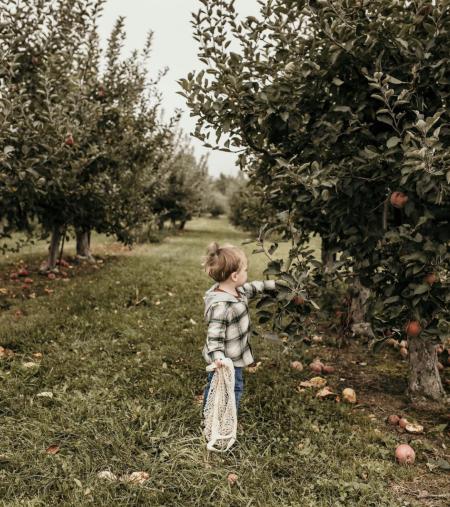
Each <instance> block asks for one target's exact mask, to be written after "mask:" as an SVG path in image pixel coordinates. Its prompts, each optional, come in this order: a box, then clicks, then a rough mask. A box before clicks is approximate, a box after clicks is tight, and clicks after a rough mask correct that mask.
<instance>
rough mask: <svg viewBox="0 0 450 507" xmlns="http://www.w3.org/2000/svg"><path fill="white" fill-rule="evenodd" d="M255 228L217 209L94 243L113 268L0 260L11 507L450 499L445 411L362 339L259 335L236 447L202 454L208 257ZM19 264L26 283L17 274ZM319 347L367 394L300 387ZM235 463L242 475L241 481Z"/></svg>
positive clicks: (4, 443) (0, 363) (31, 258)
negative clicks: (402, 428) (295, 342)
mask: <svg viewBox="0 0 450 507" xmlns="http://www.w3.org/2000/svg"><path fill="white" fill-rule="evenodd" d="M245 238H246V235H245V234H244V233H241V232H238V231H236V230H234V229H233V228H231V227H230V226H229V225H228V223H227V222H226V221H225V220H207V219H199V220H196V221H194V222H192V223H190V224H188V227H187V230H186V231H185V232H184V233H182V234H179V235H177V236H174V237H170V238H166V239H165V240H164V241H163V242H162V243H161V244H157V245H144V246H138V247H136V248H135V249H133V250H132V251H129V250H127V249H126V248H123V247H121V246H120V245H118V244H116V243H113V242H112V241H111V240H107V239H106V238H101V237H97V238H96V240H95V241H96V242H95V244H94V253H96V254H97V255H99V256H100V257H101V258H102V259H103V260H104V262H103V264H101V265H100V267H99V268H97V269H96V268H95V267H93V266H81V267H75V268H74V269H72V270H70V269H69V272H68V281H67V282H64V281H63V280H54V281H49V280H47V279H44V278H42V277H39V276H38V275H37V274H36V271H37V266H38V264H39V261H40V260H41V259H42V257H43V256H44V255H45V245H44V244H37V245H36V246H35V247H33V248H32V249H31V250H27V251H25V252H22V253H21V254H20V255H10V256H9V257H8V258H6V257H4V258H3V260H2V270H1V271H2V294H1V297H2V300H1V303H2V305H1V306H2V310H1V312H2V313H1V316H0V345H1V346H2V347H4V348H7V349H10V350H12V351H13V352H14V353H15V354H14V355H13V356H12V357H9V358H3V359H1V358H0V375H1V382H0V425H1V439H0V505H2V506H7V507H15V506H19V505H20V506H22V505H26V506H33V507H36V506H46V507H47V506H53V505H64V506H85V505H86V506H90V505H91V506H116V505H117V506H138V505H139V506H153V505H164V506H178V505H179V506H191V505H192V506H197V505H198V506H207V505H215V506H224V507H225V506H227V507H229V506H236V507H237V506H263V507H269V506H298V507H308V506H311V507H313V506H330V507H331V506H332V507H338V506H343V507H344V506H345V507H348V506H364V507H370V506H372V507H380V506H443V505H447V504H448V502H449V497H448V496H447V497H446V493H448V491H450V488H449V480H448V477H449V476H448V470H447V471H446V470H445V461H446V460H447V461H448V447H449V445H450V444H449V438H448V427H447V429H445V423H446V422H448V420H446V419H445V416H444V415H443V414H442V413H439V411H430V410H429V409H427V408H422V409H420V408H419V409H416V410H413V409H412V408H411V407H410V406H408V404H407V400H406V398H405V397H404V395H403V390H404V387H405V376H406V363H404V362H399V360H398V357H397V356H396V354H395V352H394V351H392V350H386V349H382V351H381V352H380V353H379V354H378V355H376V356H368V355H367V354H366V352H365V348H364V346H363V345H359V344H357V343H352V344H351V345H350V346H348V347H346V348H344V349H342V350H337V349H336V348H334V347H333V346H332V343H331V342H332V341H333V340H332V339H331V338H332V337H326V338H327V339H328V338H330V341H329V342H328V341H327V340H326V342H325V344H324V345H321V344H318V345H315V346H313V347H307V348H306V349H305V351H304V352H303V351H302V349H301V348H293V349H291V350H288V351H287V352H284V351H283V346H282V345H280V344H279V343H276V342H268V341H264V340H263V339H262V338H259V337H255V338H254V339H253V344H254V350H255V352H256V354H257V356H258V360H260V361H261V362H262V364H261V366H260V368H259V369H258V370H257V371H256V372H255V373H250V372H247V373H246V377H245V379H246V391H245V397H244V399H243V404H242V413H241V418H240V420H241V424H242V428H241V430H243V433H242V431H241V432H240V433H239V435H238V438H239V442H238V444H237V445H236V446H235V447H234V449H233V450H232V452H230V453H228V454H226V455H217V454H214V455H211V454H208V453H207V451H206V450H205V444H204V441H203V439H202V437H201V428H200V405H199V404H198V400H197V397H198V396H199V395H200V394H201V392H202V389H203V387H204V382H205V372H204V367H205V365H204V363H203V359H202V357H201V348H202V345H203V341H204V336H205V327H204V323H203V321H202V312H203V301H202V295H203V292H204V291H205V289H206V288H207V287H208V286H209V284H210V282H209V280H208V279H207V277H206V276H205V275H204V274H203V273H202V272H201V269H200V257H201V255H202V254H203V252H204V249H205V246H206V245H207V244H208V243H209V242H210V241H212V240H218V241H219V242H224V241H231V242H233V243H236V244H237V243H239V242H240V241H242V240H244V239H245ZM253 247H254V246H253V245H246V246H245V249H246V250H247V251H248V252H249V253H250V252H251V250H252V249H253ZM67 254H68V257H69V258H70V255H71V254H73V245H71V244H69V248H68V251H67ZM20 259H22V260H24V261H25V262H26V263H27V264H28V266H29V267H30V271H31V274H30V276H31V277H32V278H33V284H32V289H22V287H21V286H18V285H17V282H10V281H9V273H10V272H11V271H13V270H14V267H15V266H16V265H17V263H18V262H19V260H20ZM264 262H265V259H264V258H263V257H261V256H253V257H252V258H251V262H250V273H249V276H250V279H255V278H260V277H261V273H262V269H263V265H264ZM30 294H31V295H33V294H34V295H35V297H33V296H32V297H31V298H30V297H29V296H30ZM13 296H14V297H13ZM18 310H20V311H18ZM257 327H258V326H257ZM315 356H320V357H321V358H323V359H324V360H326V361H327V362H328V363H330V364H333V365H334V366H335V367H336V373H335V374H332V375H330V376H329V377H328V379H327V380H328V383H329V385H330V386H331V387H332V388H333V389H335V390H336V391H337V392H339V391H340V390H342V388H343V387H347V386H348V387H353V388H354V389H355V390H356V393H357V396H358V404H357V405H356V406H348V405H345V404H343V403H337V402H336V401H334V399H331V400H322V401H321V400H319V399H317V398H315V396H314V394H315V391H314V390H313V391H311V390H305V391H302V392H299V391H298V390H297V386H298V384H299V382H300V381H302V380H305V379H308V378H310V377H311V376H312V375H311V374H310V373H309V371H307V368H306V369H305V370H304V371H303V372H299V371H295V370H292V369H291V368H290V366H289V365H290V362H291V361H292V360H301V361H303V362H305V363H307V362H309V361H310V360H311V359H312V358H313V357H315ZM361 362H365V363H367V365H360V363H361ZM30 363H31V364H30ZM342 378H345V379H346V380H345V381H343V380H340V379H342ZM390 413H403V414H406V416H407V417H410V418H413V419H415V420H417V421H418V422H420V423H421V424H423V426H424V427H425V434H424V435H418V436H412V435H408V434H406V433H403V434H402V433H399V431H398V430H396V429H394V428H392V427H389V426H387V425H386V422H385V418H386V416H387V415H389V414H390ZM446 432H447V433H446ZM408 441H409V442H410V443H411V445H412V446H413V447H414V449H415V451H416V454H417V462H416V464H415V465H414V466H413V467H410V468H404V467H400V466H398V465H396V464H395V463H394V458H393V456H394V450H395V447H396V445H397V444H398V443H401V442H408ZM52 452H53V453H52ZM104 470H109V471H111V472H112V473H113V474H115V475H116V476H117V477H118V478H121V477H123V476H124V475H126V474H130V473H132V472H135V471H145V472H146V473H148V475H149V479H148V480H147V481H145V482H144V483H143V484H128V483H126V482H124V481H120V480H114V481H107V480H104V479H103V480H102V479H99V478H98V477H97V474H98V472H100V471H104ZM230 472H234V473H236V474H237V475H238V477H239V479H238V482H237V484H236V485H234V486H233V487H230V485H229V484H228V482H227V475H228V474H229V473H230Z"/></svg>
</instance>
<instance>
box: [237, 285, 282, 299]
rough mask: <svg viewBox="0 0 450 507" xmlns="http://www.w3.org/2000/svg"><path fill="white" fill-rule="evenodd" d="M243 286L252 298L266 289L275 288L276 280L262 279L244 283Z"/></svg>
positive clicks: (248, 296) (249, 297)
mask: <svg viewBox="0 0 450 507" xmlns="http://www.w3.org/2000/svg"><path fill="white" fill-rule="evenodd" d="M242 288H243V289H244V291H245V295H246V296H247V298H248V299H252V298H254V297H255V296H257V295H258V294H261V293H263V292H264V291H266V290H275V280H260V281H254V282H247V283H244V285H243V286H242Z"/></svg>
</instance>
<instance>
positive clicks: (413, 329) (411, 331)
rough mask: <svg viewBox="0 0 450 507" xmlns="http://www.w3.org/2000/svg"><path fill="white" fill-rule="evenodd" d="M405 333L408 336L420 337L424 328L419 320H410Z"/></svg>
mask: <svg viewBox="0 0 450 507" xmlns="http://www.w3.org/2000/svg"><path fill="white" fill-rule="evenodd" d="M405 331H406V334H407V335H408V336H419V334H420V332H421V331H422V327H421V326H420V323H419V322H417V320H410V321H409V322H408V324H406V327H405Z"/></svg>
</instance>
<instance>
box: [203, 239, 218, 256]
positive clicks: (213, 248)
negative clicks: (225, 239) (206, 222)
mask: <svg viewBox="0 0 450 507" xmlns="http://www.w3.org/2000/svg"><path fill="white" fill-rule="evenodd" d="M219 250H220V246H219V243H217V241H213V242H212V243H210V244H209V245H208V248H207V250H206V253H207V254H208V256H210V257H213V256H214V255H217V254H218V253H219Z"/></svg>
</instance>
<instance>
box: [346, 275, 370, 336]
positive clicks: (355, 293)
mask: <svg viewBox="0 0 450 507" xmlns="http://www.w3.org/2000/svg"><path fill="white" fill-rule="evenodd" d="M351 295H352V302H351V305H350V322H351V329H352V331H353V334H354V335H357V336H364V337H366V338H370V339H372V338H375V335H374V332H373V330H372V326H371V325H370V323H369V322H367V301H368V299H369V296H370V290H369V289H368V288H367V287H364V285H363V284H362V283H361V280H360V279H359V277H358V276H356V277H355V281H354V283H353V285H352V287H351Z"/></svg>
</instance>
